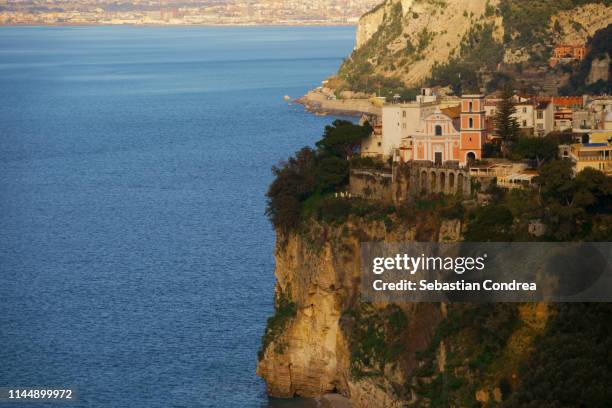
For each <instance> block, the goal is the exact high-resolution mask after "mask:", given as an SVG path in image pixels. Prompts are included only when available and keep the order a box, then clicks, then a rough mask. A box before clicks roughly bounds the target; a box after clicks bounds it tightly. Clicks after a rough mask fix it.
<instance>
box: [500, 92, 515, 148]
mask: <svg viewBox="0 0 612 408" xmlns="http://www.w3.org/2000/svg"><path fill="white" fill-rule="evenodd" d="M513 96H514V92H513V91H512V87H511V86H509V85H507V86H505V87H504V88H503V91H502V95H501V101H499V102H498V103H497V112H496V113H495V133H496V134H497V135H498V136H500V137H501V139H502V143H503V144H504V145H506V147H507V146H509V145H510V144H512V142H514V141H516V140H517V139H518V137H519V123H518V120H517V119H516V117H515V116H514V114H515V113H516V108H515V107H514V102H513V101H512V97H513Z"/></svg>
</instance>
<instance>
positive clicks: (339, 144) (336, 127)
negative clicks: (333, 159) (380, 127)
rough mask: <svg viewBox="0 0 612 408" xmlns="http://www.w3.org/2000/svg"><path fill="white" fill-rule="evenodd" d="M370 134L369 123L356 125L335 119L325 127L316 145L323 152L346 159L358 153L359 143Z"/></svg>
mask: <svg viewBox="0 0 612 408" xmlns="http://www.w3.org/2000/svg"><path fill="white" fill-rule="evenodd" d="M371 133H372V127H371V126H370V124H369V123H367V122H366V123H365V124H364V125H363V126H360V125H356V124H354V123H353V122H350V121H348V120H341V119H336V120H334V121H333V122H332V124H331V125H327V126H325V133H324V134H323V139H321V140H319V141H318V142H317V143H316V145H317V147H318V148H319V149H321V150H322V151H323V152H325V153H327V154H330V155H332V156H338V157H340V158H341V159H346V158H347V157H350V156H352V155H354V154H355V153H357V152H358V150H359V146H360V144H361V141H362V140H363V139H365V138H366V137H368V136H370V134H371Z"/></svg>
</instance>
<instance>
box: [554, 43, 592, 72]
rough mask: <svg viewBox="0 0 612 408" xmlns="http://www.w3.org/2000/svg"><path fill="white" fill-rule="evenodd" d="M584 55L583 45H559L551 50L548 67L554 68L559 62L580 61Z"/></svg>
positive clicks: (584, 48)
mask: <svg viewBox="0 0 612 408" xmlns="http://www.w3.org/2000/svg"><path fill="white" fill-rule="evenodd" d="M585 55H586V47H585V46H584V44H576V45H572V44H561V45H558V46H556V47H555V48H554V49H553V52H552V57H551V58H550V66H551V67H554V66H555V65H557V64H558V63H560V62H570V61H582V60H583V59H584V56H585Z"/></svg>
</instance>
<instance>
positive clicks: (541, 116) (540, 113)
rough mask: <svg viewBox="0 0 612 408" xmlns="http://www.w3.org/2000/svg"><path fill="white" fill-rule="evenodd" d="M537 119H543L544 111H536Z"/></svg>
mask: <svg viewBox="0 0 612 408" xmlns="http://www.w3.org/2000/svg"><path fill="white" fill-rule="evenodd" d="M538 119H544V112H542V111H540V110H539V111H538Z"/></svg>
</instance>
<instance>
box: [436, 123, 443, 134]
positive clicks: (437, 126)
mask: <svg viewBox="0 0 612 408" xmlns="http://www.w3.org/2000/svg"><path fill="white" fill-rule="evenodd" d="M436 136H442V126H440V125H436Z"/></svg>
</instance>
